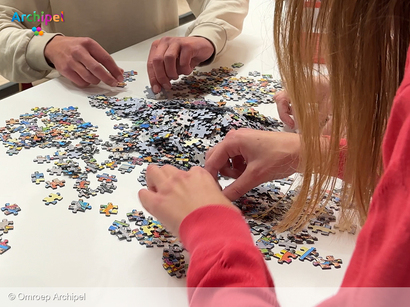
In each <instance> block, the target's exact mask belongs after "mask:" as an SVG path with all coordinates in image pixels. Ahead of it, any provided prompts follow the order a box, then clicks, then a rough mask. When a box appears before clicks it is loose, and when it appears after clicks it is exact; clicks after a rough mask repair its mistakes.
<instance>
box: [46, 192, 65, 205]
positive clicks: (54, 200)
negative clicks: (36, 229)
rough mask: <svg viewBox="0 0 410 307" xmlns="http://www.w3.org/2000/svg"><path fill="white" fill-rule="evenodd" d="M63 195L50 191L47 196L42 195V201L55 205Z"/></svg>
mask: <svg viewBox="0 0 410 307" xmlns="http://www.w3.org/2000/svg"><path fill="white" fill-rule="evenodd" d="M62 199H63V197H62V196H61V194H60V193H51V194H50V195H49V196H48V197H44V198H43V201H44V202H45V204H46V205H50V204H52V205H55V204H56V203H57V201H60V200H62Z"/></svg>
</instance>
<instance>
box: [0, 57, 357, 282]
mask: <svg viewBox="0 0 410 307" xmlns="http://www.w3.org/2000/svg"><path fill="white" fill-rule="evenodd" d="M241 66H242V65H241V63H235V64H234V65H233V68H239V67H241ZM233 68H228V67H220V68H218V69H212V70H211V71H209V72H199V71H194V73H193V74H192V75H190V76H186V77H182V78H181V79H180V80H179V81H176V82H174V83H173V86H172V89H171V90H170V91H168V92H163V93H162V94H161V95H159V96H160V97H158V96H157V95H153V94H152V92H151V93H149V91H148V89H147V94H149V97H147V98H148V99H145V98H132V97H124V98H117V97H108V96H105V95H94V96H90V97H89V103H90V105H91V106H92V107H95V108H98V109H104V110H105V113H106V115H107V116H109V117H110V118H111V119H112V120H115V121H116V123H115V124H114V125H113V130H114V131H116V134H113V135H111V136H109V140H106V141H104V140H102V139H100V138H99V136H98V134H97V133H96V132H97V128H98V127H97V126H94V125H93V124H91V122H87V121H85V120H83V119H82V118H81V114H80V113H79V112H78V108H77V107H73V106H70V107H67V108H54V107H36V108H33V109H32V110H31V111H32V112H30V113H26V114H22V115H20V117H19V119H10V120H8V121H6V126H5V127H0V139H1V140H2V141H3V144H4V145H5V146H6V147H7V148H8V149H7V152H6V153H7V154H8V155H10V156H12V155H16V154H18V153H19V152H20V151H21V150H22V149H30V148H33V147H39V148H46V149H47V148H50V150H51V148H52V149H53V152H50V153H47V154H45V155H43V156H37V157H35V158H34V159H33V162H35V163H37V164H45V163H46V164H50V165H51V167H50V168H48V169H47V173H49V174H50V175H52V176H61V175H64V176H66V177H68V178H71V179H74V180H75V182H74V185H73V188H74V189H76V190H77V191H78V197H79V199H78V200H73V201H72V202H71V205H70V206H69V209H70V210H72V212H73V213H76V212H78V211H80V212H85V211H86V210H90V209H91V208H92V207H91V205H90V204H89V203H88V201H87V202H86V201H84V198H90V197H91V196H95V195H97V193H101V194H103V193H113V192H114V191H115V190H116V188H117V186H116V185H115V183H116V182H117V176H116V175H113V174H112V172H114V171H115V172H119V173H121V174H122V175H124V174H128V173H130V172H132V171H133V170H134V168H135V166H136V165H142V164H143V163H145V164H148V163H157V164H159V165H165V164H171V165H174V166H176V167H178V168H180V169H183V170H188V169H190V168H191V167H192V166H196V165H203V164H204V157H205V152H206V150H207V149H208V148H210V147H212V146H214V145H215V144H217V143H218V142H220V141H221V140H222V139H223V138H224V137H225V135H226V133H227V132H229V131H230V130H232V129H239V128H253V129H258V130H265V131H280V130H281V128H282V127H283V125H282V123H281V122H280V121H278V120H276V119H273V118H270V117H267V116H264V115H263V114H261V113H259V112H258V111H257V110H255V109H253V108H252V106H257V105H259V104H261V103H272V102H274V98H273V96H274V95H275V93H277V91H280V90H282V84H281V82H280V81H278V80H274V79H273V78H272V76H271V75H266V74H265V75H261V73H259V72H250V73H249V76H247V77H238V76H237V71H236V70H235V69H233ZM135 75H137V73H136V72H134V71H129V72H124V78H125V79H124V82H132V81H134V80H135V78H134V76H135ZM124 86H125V85H124ZM206 95H208V96H209V95H210V96H211V97H216V98H217V99H216V101H212V100H209V99H205V96H206ZM158 98H160V99H164V100H163V101H152V100H150V99H158ZM228 101H233V102H235V103H238V105H236V106H234V107H227V106H226V103H227V102H228ZM119 120H124V121H126V122H118V121H119ZM75 141H77V143H76V144H75ZM101 150H105V151H108V152H109V160H104V161H100V162H98V161H97V159H96V158H97V155H98V153H99V152H100V151H101ZM81 164H83V165H84V166H82V165H81ZM107 168H108V169H109V170H107ZM145 170H146V169H143V170H142V172H141V176H140V177H139V178H138V181H140V183H141V184H142V185H145V184H146V183H145ZM107 171H108V172H110V173H107ZM91 173H92V174H94V176H96V178H97V179H98V181H99V182H100V183H99V184H100V185H99V186H98V187H94V188H91V187H90V181H89V176H90V174H91ZM31 180H32V182H33V183H35V184H37V185H40V186H41V185H44V186H45V187H51V188H52V189H53V190H54V189H57V188H59V189H61V188H62V187H64V185H65V183H66V180H63V179H57V178H54V179H50V180H49V179H46V178H45V176H44V173H41V172H39V171H35V172H34V173H33V174H32V176H31ZM292 183H293V179H291V178H286V179H282V180H277V181H276V182H272V183H268V184H265V185H261V186H259V187H257V188H255V189H253V190H251V191H250V192H249V193H247V194H246V195H245V196H243V197H241V198H240V199H239V200H238V201H237V202H236V205H237V206H238V207H239V208H240V209H241V210H242V211H243V212H244V215H245V216H246V217H247V218H248V220H249V223H250V224H249V225H250V227H251V230H252V232H253V233H254V234H257V235H261V237H260V238H259V239H257V243H256V244H257V246H258V247H259V248H260V249H261V251H262V253H263V254H264V255H265V259H267V260H268V259H270V258H271V256H273V257H276V258H278V259H279V261H281V262H280V263H285V262H286V263H290V262H291V259H295V258H294V257H295V256H294V255H296V257H298V256H299V259H300V260H304V259H308V260H309V261H312V263H314V264H315V263H316V264H317V265H321V264H323V263H325V262H326V261H331V258H329V259H323V258H320V257H319V256H318V253H317V252H316V250H310V249H307V250H304V249H306V248H305V247H303V246H302V247H300V249H299V250H298V251H297V250H296V244H310V242H314V241H315V240H314V239H313V238H315V237H313V236H311V237H306V233H299V234H292V235H289V236H288V237H287V239H284V237H282V236H280V235H279V236H278V235H276V234H275V233H274V232H273V230H272V227H273V226H274V225H275V224H276V223H277V222H279V221H280V220H281V219H282V218H283V216H284V215H285V214H286V212H287V211H288V210H289V208H290V206H291V205H292V202H293V198H294V197H295V196H296V195H297V191H295V190H289V191H288V192H287V193H286V194H284V193H282V192H281V191H280V186H284V185H291V184H292ZM61 199H63V197H62V195H61V194H60V193H51V194H50V195H49V196H48V197H45V198H44V199H43V201H44V203H45V204H46V205H49V204H53V205H55V204H56V203H57V202H58V201H60V200H61ZM329 199H330V204H331V205H330V207H329V206H328V207H326V208H323V210H322V211H321V212H319V213H318V216H317V217H315V219H313V220H312V221H311V223H310V225H309V226H308V227H309V228H310V229H311V231H312V232H314V233H315V232H316V233H321V234H322V235H329V234H333V233H334V230H333V229H332V227H331V226H330V223H333V222H334V221H335V219H334V218H333V217H334V216H333V215H332V212H333V210H338V201H340V199H339V198H338V196H337V195H334V193H333V191H332V192H329ZM117 212H118V206H115V205H113V204H112V203H108V204H107V205H101V206H100V213H102V214H105V215H106V216H110V215H111V214H116V213H117ZM13 214H14V213H13ZM127 217H128V221H126V220H115V221H114V222H113V224H112V225H111V226H110V228H109V230H110V233H111V234H113V235H116V236H117V237H118V238H119V239H121V240H122V239H125V240H126V241H132V239H133V238H136V239H137V240H138V242H139V243H140V244H141V245H145V246H146V247H153V246H158V247H163V248H164V252H163V260H164V269H166V270H167V272H168V273H169V274H170V275H172V276H177V277H182V276H184V275H185V272H186V268H187V264H186V263H185V260H184V257H183V255H182V251H183V247H182V245H181V244H180V243H179V241H178V240H177V239H176V238H175V237H173V236H172V235H171V234H170V233H168V232H167V231H166V230H165V229H164V228H163V227H162V225H161V224H160V223H159V222H158V221H155V220H154V219H153V218H152V217H147V218H145V216H144V215H143V213H142V212H140V211H135V210H134V211H133V212H130V213H128V214H127ZM134 221H135V224H136V226H137V228H135V229H132V228H134V227H131V226H130V222H134ZM337 226H338V225H334V228H337ZM339 230H340V231H349V232H351V233H353V232H354V231H355V229H353V228H351V229H345V228H343V227H339ZM291 236H293V237H291ZM316 239H317V238H316ZM312 240H313V241H312ZM3 242H5V244H7V242H6V241H3ZM275 244H276V245H278V246H281V247H283V249H282V250H281V251H280V252H278V253H274V252H272V248H273V247H274V246H275ZM283 251H285V252H283ZM308 251H309V253H308V254H306V253H307V252H308ZM302 252H304V253H303V254H302V255H301V253H302ZM275 255H276V256H275ZM312 257H315V258H312ZM313 260H315V261H313ZM335 261H336V260H335ZM336 262H337V261H336ZM323 265H325V264H323ZM326 265H328V264H326ZM333 265H334V264H333ZM335 267H336V266H335Z"/></svg>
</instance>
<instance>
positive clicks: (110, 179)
mask: <svg viewBox="0 0 410 307" xmlns="http://www.w3.org/2000/svg"><path fill="white" fill-rule="evenodd" d="M97 178H98V181H105V182H107V183H110V182H113V181H114V182H117V178H116V176H115V175H109V174H107V173H103V174H102V175H97Z"/></svg>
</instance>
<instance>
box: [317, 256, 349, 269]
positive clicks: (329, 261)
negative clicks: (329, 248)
mask: <svg viewBox="0 0 410 307" xmlns="http://www.w3.org/2000/svg"><path fill="white" fill-rule="evenodd" d="M342 263H343V262H342V259H335V258H334V257H333V256H326V259H323V258H322V257H318V258H316V261H314V262H313V265H314V266H320V267H321V268H322V270H330V269H331V268H332V267H331V266H332V265H333V266H334V267H335V268H336V269H340V268H341V267H342V266H341V264H342Z"/></svg>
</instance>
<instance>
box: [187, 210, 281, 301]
mask: <svg viewBox="0 0 410 307" xmlns="http://www.w3.org/2000/svg"><path fill="white" fill-rule="evenodd" d="M221 233H223V235H221ZM180 236H181V240H182V242H183V243H184V245H185V247H186V248H187V250H188V251H189V252H190V254H191V258H190V266H189V270H188V280H187V283H188V287H189V301H190V306H222V305H223V306H251V305H252V303H254V302H258V301H259V302H261V304H260V305H257V306H274V304H276V296H275V293H274V291H273V281H272V279H271V277H270V274H269V271H268V269H267V267H266V264H265V262H264V259H263V257H262V255H261V253H260V251H259V250H258V249H257V248H256V247H255V244H254V242H253V240H252V237H251V235H250V231H249V228H248V226H247V224H246V222H245V221H244V219H243V217H242V216H241V214H240V213H238V212H237V211H235V210H233V209H229V208H227V207H224V206H214V205H212V206H207V207H203V208H200V209H197V210H195V211H194V212H192V213H191V214H190V215H188V216H187V217H186V218H185V219H184V221H183V222H182V224H181V227H180ZM238 257H240V259H241V260H240V261H238ZM227 287H228V288H227ZM211 294H212V295H211ZM232 294H235V295H234V296H232ZM233 297H235V299H233ZM250 302H251V303H250ZM222 303H223V304H222ZM247 303H248V305H247ZM249 303H250V305H249Z"/></svg>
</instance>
